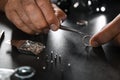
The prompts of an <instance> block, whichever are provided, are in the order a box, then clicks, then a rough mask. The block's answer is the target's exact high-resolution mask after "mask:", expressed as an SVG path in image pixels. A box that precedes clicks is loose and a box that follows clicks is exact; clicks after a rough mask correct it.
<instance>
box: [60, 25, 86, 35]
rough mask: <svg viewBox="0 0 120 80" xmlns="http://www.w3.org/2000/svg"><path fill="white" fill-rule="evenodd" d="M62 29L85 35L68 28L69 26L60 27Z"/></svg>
mask: <svg viewBox="0 0 120 80" xmlns="http://www.w3.org/2000/svg"><path fill="white" fill-rule="evenodd" d="M60 29H62V30H67V31H72V32H75V33H78V34H80V35H85V34H84V33H82V32H80V31H78V30H76V29H73V28H71V27H67V26H63V25H60Z"/></svg>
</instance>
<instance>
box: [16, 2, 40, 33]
mask: <svg viewBox="0 0 120 80" xmlns="http://www.w3.org/2000/svg"><path fill="white" fill-rule="evenodd" d="M22 7H23V6H22V5H21V4H20V3H18V6H17V7H16V12H17V14H18V16H19V18H21V20H22V21H23V22H24V24H26V26H28V27H29V28H30V29H32V30H33V31H34V32H40V31H39V30H38V29H36V28H35V27H34V24H32V22H31V20H30V19H29V17H28V16H27V14H26V13H25V11H24V9H23V8H22Z"/></svg>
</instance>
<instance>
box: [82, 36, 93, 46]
mask: <svg viewBox="0 0 120 80" xmlns="http://www.w3.org/2000/svg"><path fill="white" fill-rule="evenodd" d="M90 38H91V35H85V36H84V37H83V38H82V42H83V44H84V45H85V46H90V44H89V40H90Z"/></svg>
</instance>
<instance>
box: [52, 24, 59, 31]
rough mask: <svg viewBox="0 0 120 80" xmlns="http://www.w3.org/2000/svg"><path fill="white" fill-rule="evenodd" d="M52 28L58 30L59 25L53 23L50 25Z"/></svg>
mask: <svg viewBox="0 0 120 80" xmlns="http://www.w3.org/2000/svg"><path fill="white" fill-rule="evenodd" d="M50 28H51V29H52V30H53V31H56V30H57V29H58V27H57V26H56V25H55V24H51V25H50Z"/></svg>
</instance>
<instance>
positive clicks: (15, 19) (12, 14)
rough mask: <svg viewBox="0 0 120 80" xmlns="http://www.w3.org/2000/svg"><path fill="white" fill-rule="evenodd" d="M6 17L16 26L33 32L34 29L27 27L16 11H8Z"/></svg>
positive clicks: (27, 31)
mask: <svg viewBox="0 0 120 80" xmlns="http://www.w3.org/2000/svg"><path fill="white" fill-rule="evenodd" d="M6 14H7V17H8V19H9V20H10V21H12V22H13V23H14V24H15V25H16V27H17V28H18V29H20V30H22V31H24V32H26V33H28V34H34V31H33V30H31V29H29V28H28V27H27V26H26V25H25V24H24V23H23V22H22V20H21V19H20V18H19V16H18V15H17V13H16V12H15V11H11V12H10V13H8V12H7V13H6Z"/></svg>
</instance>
